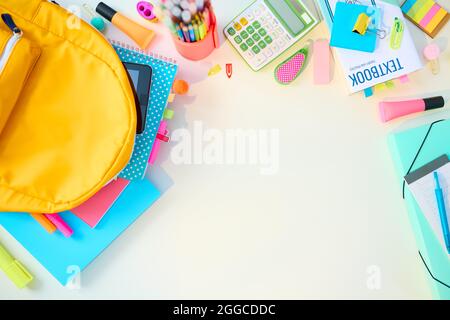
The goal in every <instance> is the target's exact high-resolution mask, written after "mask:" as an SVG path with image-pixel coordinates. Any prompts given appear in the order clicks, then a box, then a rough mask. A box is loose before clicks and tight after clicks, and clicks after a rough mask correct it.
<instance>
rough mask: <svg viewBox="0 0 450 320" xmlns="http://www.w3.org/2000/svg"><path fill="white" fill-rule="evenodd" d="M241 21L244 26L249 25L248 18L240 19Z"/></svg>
mask: <svg viewBox="0 0 450 320" xmlns="http://www.w3.org/2000/svg"><path fill="white" fill-rule="evenodd" d="M239 22H240V23H241V24H242V25H243V26H246V25H248V20H247V19H245V18H241V20H239Z"/></svg>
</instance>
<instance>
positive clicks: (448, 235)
mask: <svg viewBox="0 0 450 320" xmlns="http://www.w3.org/2000/svg"><path fill="white" fill-rule="evenodd" d="M434 181H435V182H436V189H435V190H434V193H435V194H436V200H437V204H438V208H439V215H440V218H441V226H442V233H443V235H444V240H445V246H446V247H447V252H448V253H450V231H449V228H448V220H447V211H446V210H445V201H444V194H443V192H442V189H441V185H440V183H439V176H438V173H437V172H434Z"/></svg>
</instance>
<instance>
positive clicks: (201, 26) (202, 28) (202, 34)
mask: <svg viewBox="0 0 450 320" xmlns="http://www.w3.org/2000/svg"><path fill="white" fill-rule="evenodd" d="M198 29H199V33H200V40H203V39H204V38H205V36H206V30H205V24H204V23H203V21H200V23H199V25H198Z"/></svg>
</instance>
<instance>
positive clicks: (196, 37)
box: [194, 22, 201, 41]
mask: <svg viewBox="0 0 450 320" xmlns="http://www.w3.org/2000/svg"><path fill="white" fill-rule="evenodd" d="M194 33H195V41H199V40H201V38H200V32H199V29H198V24H197V22H194Z"/></svg>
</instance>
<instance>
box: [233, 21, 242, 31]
mask: <svg viewBox="0 0 450 320" xmlns="http://www.w3.org/2000/svg"><path fill="white" fill-rule="evenodd" d="M234 28H235V29H236V30H237V31H241V29H242V26H241V24H240V23H238V22H236V23H235V24H234Z"/></svg>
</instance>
